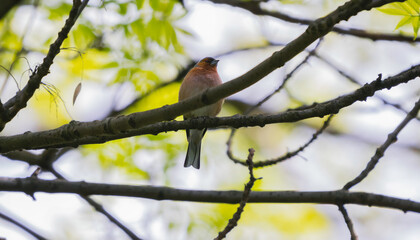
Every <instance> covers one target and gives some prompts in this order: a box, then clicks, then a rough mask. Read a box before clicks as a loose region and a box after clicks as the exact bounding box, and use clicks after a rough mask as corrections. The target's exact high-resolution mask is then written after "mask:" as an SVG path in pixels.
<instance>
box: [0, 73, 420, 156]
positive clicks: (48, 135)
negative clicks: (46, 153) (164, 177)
mask: <svg viewBox="0 0 420 240" xmlns="http://www.w3.org/2000/svg"><path fill="white" fill-rule="evenodd" d="M418 76H420V65H416V66H414V67H412V68H410V69H408V70H405V71H403V72H401V73H399V74H397V75H395V76H392V77H389V78H387V79H385V80H382V79H381V78H380V77H379V78H378V79H376V80H375V81H373V82H371V83H369V84H365V85H364V86H363V87H360V88H359V89H357V90H356V91H354V92H352V93H350V94H347V95H343V96H341V97H337V98H335V99H332V100H329V101H326V102H323V103H314V104H312V105H311V106H305V107H300V108H296V109H291V110H288V111H286V112H283V113H279V114H274V115H263V114H260V115H253V116H241V115H239V116H232V117H222V118H216V117H211V118H210V117H209V118H194V119H190V120H187V121H168V122H160V123H156V124H151V125H149V126H145V127H138V126H136V122H140V121H141V119H143V118H142V117H141V116H143V114H144V113H146V115H148V114H150V112H154V111H159V112H160V111H165V110H166V109H180V108H178V106H181V105H183V104H184V103H188V102H190V100H191V99H195V98H196V97H193V98H190V99H187V100H185V101H182V102H180V103H176V104H173V105H172V107H162V108H159V109H155V110H151V111H146V112H142V113H133V114H130V115H128V116H118V117H114V118H107V119H105V120H103V121H94V122H86V123H81V122H75V121H73V122H71V123H69V124H66V125H63V126H61V127H59V128H57V129H53V130H48V131H41V132H36V133H30V132H27V133H24V134H19V135H15V136H8V137H4V136H2V137H0V153H6V152H10V151H15V150H21V149H40V148H52V147H65V146H67V147H68V146H73V147H77V146H78V145H81V144H92V143H103V142H106V141H110V140H115V139H120V138H125V137H131V136H137V135H144V134H158V133H160V132H167V131H177V130H180V129H187V128H188V129H193V128H195V129H201V128H215V127H222V126H231V127H235V128H239V127H250V126H261V127H263V126H264V125H266V124H273V123H282V122H296V121H300V120H303V119H308V118H313V117H323V116H326V115H330V114H336V113H338V112H339V111H340V109H342V108H344V107H347V106H350V105H351V104H353V103H355V102H357V101H365V100H366V99H367V98H368V97H370V96H373V95H374V93H375V92H376V91H379V90H382V89H390V88H392V87H394V86H397V85H399V84H401V83H406V82H408V81H410V80H412V79H414V78H416V77H418ZM139 116H140V117H139ZM146 118H147V117H146ZM118 122H120V123H121V124H124V123H127V124H129V123H131V124H132V127H127V128H126V127H123V126H120V125H115V124H116V123H118ZM112 125H113V126H112ZM142 125H143V124H142ZM121 128H124V129H125V130H121Z"/></svg>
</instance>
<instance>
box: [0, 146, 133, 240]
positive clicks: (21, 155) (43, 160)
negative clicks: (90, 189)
mask: <svg viewBox="0 0 420 240" xmlns="http://www.w3.org/2000/svg"><path fill="white" fill-rule="evenodd" d="M69 150H70V149H69V148H63V149H60V151H57V150H56V149H48V150H45V151H44V152H43V153H42V154H39V155H36V154H33V153H30V152H27V151H15V152H11V153H7V154H3V155H4V156H6V157H8V158H9V159H11V160H18V161H23V162H26V163H28V164H29V165H37V166H40V167H42V170H43V171H49V172H51V173H52V174H53V175H54V176H55V177H56V178H58V179H60V180H64V181H67V180H66V179H65V178H64V176H63V175H61V174H60V173H59V172H58V171H56V170H55V169H54V167H53V163H54V162H55V161H56V160H57V159H58V158H59V157H61V156H62V155H63V154H64V153H66V152H67V151H69ZM79 196H80V197H81V198H83V199H84V200H85V201H86V202H88V203H89V204H90V205H91V206H92V207H93V208H94V209H95V210H96V211H98V212H100V213H101V214H103V215H104V216H105V217H106V218H108V220H109V221H111V222H112V223H114V224H115V225H116V226H117V227H118V228H120V229H121V230H122V231H123V232H124V233H126V234H127V235H128V236H129V237H130V238H131V239H133V240H141V238H140V237H138V236H137V235H136V234H135V233H134V232H133V231H131V230H130V229H129V228H128V227H126V226H125V225H124V224H123V223H121V222H120V221H119V220H118V219H117V218H115V217H114V216H112V215H111V213H109V212H108V211H107V210H106V209H105V208H104V207H103V206H102V205H101V204H100V203H98V202H96V201H95V200H93V199H92V198H90V197H88V196H85V195H79Z"/></svg>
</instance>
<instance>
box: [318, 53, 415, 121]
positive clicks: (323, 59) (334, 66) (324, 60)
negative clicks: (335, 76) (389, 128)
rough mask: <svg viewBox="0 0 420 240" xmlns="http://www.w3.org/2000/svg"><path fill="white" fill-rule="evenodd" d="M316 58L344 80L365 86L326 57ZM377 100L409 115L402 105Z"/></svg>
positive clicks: (383, 99) (379, 97) (319, 56)
mask: <svg viewBox="0 0 420 240" xmlns="http://www.w3.org/2000/svg"><path fill="white" fill-rule="evenodd" d="M314 57H316V58H318V59H319V60H321V61H323V62H324V63H325V64H327V65H328V66H329V67H331V68H332V69H334V70H335V71H337V73H339V74H340V75H341V76H343V77H344V78H346V79H347V80H349V81H350V82H352V83H354V84H357V85H359V86H363V84H362V83H360V81H357V80H356V79H355V78H354V77H352V76H350V74H348V73H346V72H345V71H344V70H342V69H341V68H340V67H338V66H337V65H335V64H334V63H333V62H332V61H330V60H328V59H326V58H325V57H323V56H321V55H319V54H318V53H315V54H314ZM375 98H377V99H379V100H380V101H381V102H382V103H383V104H385V105H388V106H391V107H394V108H395V109H397V110H399V111H402V112H404V113H405V114H407V113H408V111H407V110H405V109H404V108H403V107H401V105H400V104H396V103H392V102H390V101H388V100H386V99H385V98H383V97H381V96H378V95H376V96H375ZM416 119H417V120H419V121H420V117H416Z"/></svg>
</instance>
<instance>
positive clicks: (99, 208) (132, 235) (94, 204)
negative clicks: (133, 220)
mask: <svg viewBox="0 0 420 240" xmlns="http://www.w3.org/2000/svg"><path fill="white" fill-rule="evenodd" d="M48 170H49V171H50V172H51V173H52V174H54V176H55V177H57V178H58V179H61V180H64V181H67V180H66V179H65V178H64V177H63V175H61V174H60V173H59V172H57V171H56V170H55V169H54V168H53V167H52V166H51V168H50V169H48ZM79 196H80V197H81V198H83V199H84V200H85V201H86V202H88V203H89V204H90V205H91V206H92V207H93V208H94V209H95V210H96V211H98V212H100V213H102V214H103V215H105V217H106V218H108V220H109V221H111V222H112V223H114V224H115V225H116V226H117V227H119V228H120V229H121V230H122V231H123V232H124V233H125V234H127V235H128V236H129V237H130V238H131V239H133V240H141V238H140V237H138V236H137V235H136V234H135V233H134V232H133V231H131V230H130V229H129V228H128V227H126V226H125V225H124V224H123V223H121V222H120V221H119V220H118V219H117V218H115V217H114V216H112V215H111V214H110V213H109V212H108V211H107V210H105V208H104V207H103V206H102V205H101V204H99V203H98V202H96V201H95V200H93V199H92V198H90V197H88V196H86V195H82V194H79Z"/></svg>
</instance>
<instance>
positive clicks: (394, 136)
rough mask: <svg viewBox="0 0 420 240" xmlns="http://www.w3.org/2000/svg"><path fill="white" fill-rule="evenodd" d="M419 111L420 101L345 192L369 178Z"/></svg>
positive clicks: (347, 185)
mask: <svg viewBox="0 0 420 240" xmlns="http://www.w3.org/2000/svg"><path fill="white" fill-rule="evenodd" d="M419 110H420V99H419V100H418V101H417V102H416V104H415V105H414V107H413V109H412V110H411V111H410V112H409V113H408V114H407V116H406V117H405V118H404V120H403V121H402V122H401V123H400V124H399V125H398V126H397V127H396V128H395V130H394V131H392V132H391V133H390V134H388V137H387V139H386V141H385V142H384V143H383V144H382V145H381V146H380V147H379V148H377V149H376V152H375V155H373V157H372V158H371V159H370V161H369V162H368V164H367V166H366V168H365V169H363V171H362V172H361V173H360V174H359V175H358V176H357V177H355V178H354V179H353V180H351V181H350V182H348V183H346V184H345V185H344V187H343V189H344V190H349V189H350V188H352V187H353V186H354V185H356V184H358V183H360V182H361V181H363V179H365V178H366V177H367V176H368V174H369V173H370V172H371V171H372V170H373V169H374V168H375V166H376V164H377V163H378V161H379V159H381V158H382V157H383V156H384V154H385V151H386V150H387V149H388V147H389V146H391V144H393V143H395V142H396V141H397V136H398V134H399V133H400V132H401V130H402V129H403V128H404V127H405V126H407V124H408V123H409V122H410V121H411V120H412V119H413V118H415V117H416V116H417V114H418V112H419Z"/></svg>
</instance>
